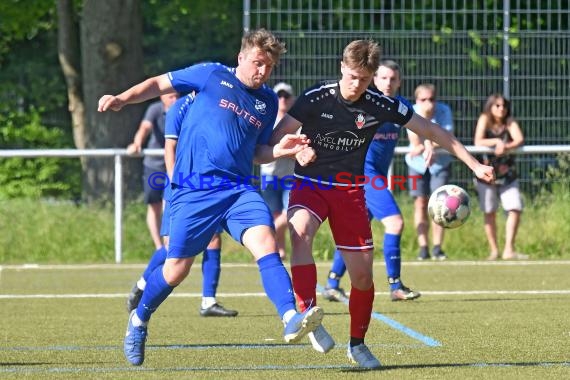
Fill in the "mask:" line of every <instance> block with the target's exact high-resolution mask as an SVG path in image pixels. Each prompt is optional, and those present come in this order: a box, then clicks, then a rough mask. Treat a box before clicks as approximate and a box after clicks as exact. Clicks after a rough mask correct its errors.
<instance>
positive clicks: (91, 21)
mask: <svg viewBox="0 0 570 380" xmlns="http://www.w3.org/2000/svg"><path fill="white" fill-rule="evenodd" d="M57 8H58V16H59V17H58V27H59V33H58V41H59V61H60V64H61V67H62V70H63V72H64V75H65V78H66V82H67V86H68V98H69V110H70V112H71V115H72V121H73V131H74V140H75V143H76V146H77V147H78V148H109V147H125V146H126V145H127V144H128V143H129V142H130V141H131V139H132V136H133V134H134V130H135V129H136V128H137V126H138V123H139V121H140V118H141V117H142V113H143V111H144V105H137V106H129V107H126V108H125V109H124V110H122V111H121V112H117V113H115V112H107V113H98V112H97V101H98V100H99V98H100V97H101V96H102V95H103V94H116V93H118V92H120V91H122V90H124V89H126V88H128V87H130V86H132V85H133V84H135V83H137V82H140V81H141V80H143V78H144V73H143V67H142V62H143V52H142V17H141V11H140V4H139V1H138V0H125V1H115V0H86V1H85V2H84V4H83V9H82V15H83V16H82V19H81V22H80V24H79V26H78V25H77V21H76V20H75V14H76V12H75V10H74V3H73V2H72V0H58V7H57ZM78 30H79V33H78ZM77 47H79V49H78V48H77ZM80 57H81V58H80ZM86 126H88V127H86ZM125 163H126V170H125V172H126V173H127V176H126V178H130V179H131V180H130V181H127V182H126V185H127V190H128V189H129V188H132V187H134V188H139V187H140V186H137V184H136V182H135V178H136V177H138V176H128V173H130V172H135V173H137V172H138V173H140V165H137V163H136V162H135V161H133V160H127V161H125ZM113 182H114V169H113V161H112V160H111V159H108V158H86V159H84V160H83V194H84V198H86V199H87V200H88V201H92V200H103V201H105V200H108V199H110V198H111V196H112V194H113ZM127 193H128V191H127Z"/></svg>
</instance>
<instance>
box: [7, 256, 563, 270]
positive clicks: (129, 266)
mask: <svg viewBox="0 0 570 380" xmlns="http://www.w3.org/2000/svg"><path fill="white" fill-rule="evenodd" d="M222 261H223V258H222ZM284 264H285V266H286V267H289V265H290V264H289V263H288V262H285V263H284ZM330 265H331V262H318V263H317V266H318V267H326V268H328V267H330ZM402 265H404V266H497V265H498V266H503V265H504V266H529V265H570V260H536V261H535V260H525V261H516V260H510V261H501V260H498V261H485V260H482V261H453V260H448V261H402ZM145 266H146V264H61V265H59V264H58V265H52V264H33V263H32V264H15V265H0V272H1V271H2V270H91V269H141V268H144V267H145ZM374 266H385V264H384V262H383V261H381V260H376V261H375V262H374ZM222 267H223V268H257V265H256V264H255V263H253V262H252V263H227V264H224V263H222Z"/></svg>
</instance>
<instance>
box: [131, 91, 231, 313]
mask: <svg viewBox="0 0 570 380" xmlns="http://www.w3.org/2000/svg"><path fill="white" fill-rule="evenodd" d="M194 96H195V95H194V93H190V94H188V95H186V96H183V97H181V98H179V99H178V100H176V102H175V103H174V104H173V105H172V106H171V107H170V108H169V110H168V112H167V113H166V117H165V119H166V121H165V130H164V135H165V136H164V137H165V144H164V145H165V147H164V161H165V167H166V171H167V173H168V177H169V178H171V177H172V172H173V168H174V161H175V154H176V144H177V142H178V137H179V135H180V129H181V127H182V122H183V120H184V117H185V116H186V114H187V113H188V110H189V109H190V106H191V105H192V103H193V102H194ZM165 185H166V186H165V189H164V195H163V199H164V210H163V213H162V224H161V227H160V236H161V237H162V238H163V240H164V245H165V246H166V247H168V237H169V235H170V196H171V187H170V182H169V181H167V182H165ZM222 231H223V229H222V228H221V227H219V228H218V230H217V231H216V233H215V234H214V236H213V237H212V240H210V243H209V244H208V246H207V247H206V249H205V250H204V256H203V257H202V304H201V307H200V315H201V316H203V317H235V316H237V315H238V312H237V311H236V310H230V309H226V308H225V307H224V306H223V305H221V304H219V303H218V302H217V301H216V291H217V289H218V283H219V279H220V273H221V265H220V262H221V257H220V254H221V244H222V243H221V237H220V234H221V233H222ZM166 254H167V248H165V249H160V250H157V251H156V252H155V253H154V254H153V255H152V257H151V258H150V261H149V263H148V265H147V267H146V268H145V270H144V272H143V274H142V276H141V277H140V278H139V280H138V281H137V282H136V284H135V285H134V286H133V288H132V290H131V292H130V293H129V296H128V298H127V311H128V312H129V314H130V313H131V312H132V311H133V310H134V309H136V308H137V306H138V304H139V302H140V300H141V298H142V295H143V292H144V289H145V288H146V282H147V281H148V278H149V276H150V274H151V273H152V272H153V271H154V269H156V268H157V267H158V266H160V265H163V264H164V261H165V260H166Z"/></svg>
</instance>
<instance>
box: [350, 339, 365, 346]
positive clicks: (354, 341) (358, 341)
mask: <svg viewBox="0 0 570 380" xmlns="http://www.w3.org/2000/svg"><path fill="white" fill-rule="evenodd" d="M362 343H364V338H355V337H352V336H351V337H350V347H356V346H358V345H359V344H362Z"/></svg>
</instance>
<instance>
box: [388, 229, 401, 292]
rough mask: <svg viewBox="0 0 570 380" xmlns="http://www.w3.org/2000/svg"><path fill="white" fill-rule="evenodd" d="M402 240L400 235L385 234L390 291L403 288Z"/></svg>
mask: <svg viewBox="0 0 570 380" xmlns="http://www.w3.org/2000/svg"><path fill="white" fill-rule="evenodd" d="M401 238H402V237H401V236H400V235H393V234H384V261H385V262H386V273H387V274H388V282H389V283H390V290H396V289H399V288H400V287H401V286H402V284H401V282H400V271H401V268H402V258H401V256H400V240H401ZM390 279H392V280H390ZM395 280H397V281H395ZM393 281H394V282H393Z"/></svg>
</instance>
